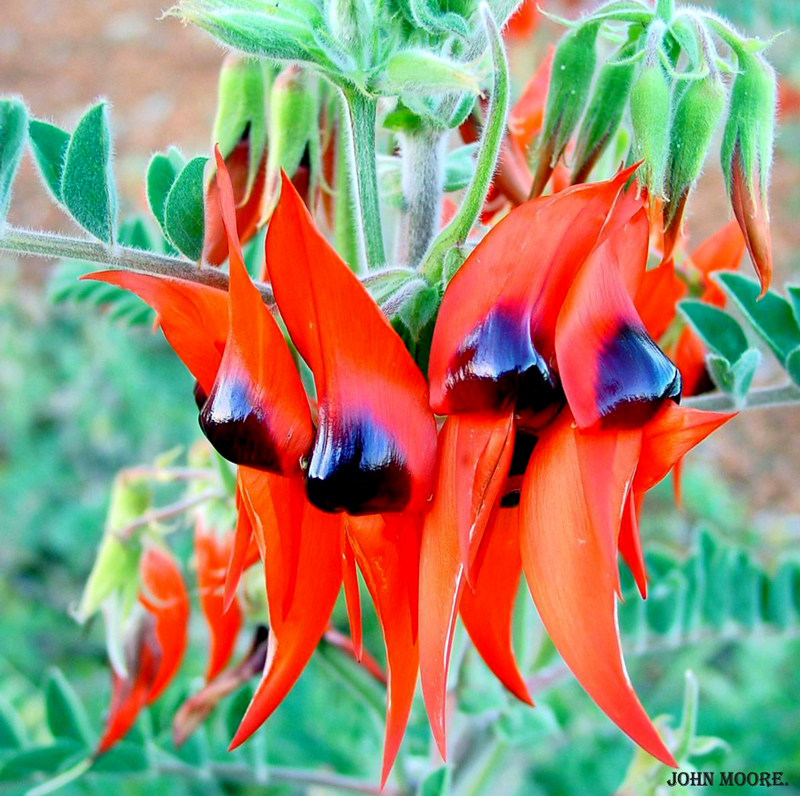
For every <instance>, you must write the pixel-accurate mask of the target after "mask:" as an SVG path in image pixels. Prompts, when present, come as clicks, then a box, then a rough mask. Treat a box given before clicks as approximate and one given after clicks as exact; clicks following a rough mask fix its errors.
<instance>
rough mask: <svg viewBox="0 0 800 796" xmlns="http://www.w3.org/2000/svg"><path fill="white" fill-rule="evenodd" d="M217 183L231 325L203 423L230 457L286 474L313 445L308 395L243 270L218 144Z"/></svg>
mask: <svg viewBox="0 0 800 796" xmlns="http://www.w3.org/2000/svg"><path fill="white" fill-rule="evenodd" d="M217 184H218V186H219V200H220V211H221V213H222V220H223V223H224V225H225V229H226V231H227V233H228V248H229V251H230V286H229V297H230V325H229V331H228V339H227V343H226V345H225V353H224V355H223V357H222V363H221V365H220V368H219V372H218V373H217V379H216V381H215V382H214V387H213V389H212V390H211V392H210V393H209V395H208V400H207V401H206V403H205V406H204V407H203V409H202V411H201V412H200V425H201V427H202V429H203V432H204V433H205V435H206V437H207V438H208V440H209V442H210V443H211V444H212V445H213V446H214V447H215V448H216V449H217V451H218V452H219V453H220V454H221V455H222V456H224V457H225V458H226V459H228V460H229V461H232V462H234V463H236V464H241V465H246V466H248V467H256V468H258V469H262V470H267V471H269V472H274V473H279V474H281V475H289V474H290V473H293V472H298V471H299V469H300V462H301V459H302V458H303V457H304V456H306V455H307V454H308V452H309V451H310V449H311V443H312V440H313V427H312V425H311V413H310V411H309V408H308V400H307V398H306V394H305V391H304V390H303V384H302V382H301V381H300V375H299V374H298V372H297V368H296V367H295V364H294V361H293V360H292V355H291V353H290V352H289V347H288V346H287V344H286V341H285V340H284V339H283V335H282V334H281V330H280V329H279V328H278V324H277V323H276V322H275V319H274V318H273V317H272V315H271V314H270V312H269V310H268V309H267V307H266V306H265V305H264V302H263V301H262V300H261V294H260V293H259V292H258V290H257V289H256V287H255V285H253V283H252V282H251V281H250V277H249V276H248V274H247V270H246V269H245V266H244V261H243V259H242V250H241V247H240V245H239V240H238V238H237V237H236V215H235V206H234V201H233V188H232V187H231V181H230V177H229V176H228V172H227V171H226V169H225V162H224V161H223V160H222V158H221V157H220V155H219V151H217Z"/></svg>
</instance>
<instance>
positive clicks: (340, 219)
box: [333, 103, 361, 273]
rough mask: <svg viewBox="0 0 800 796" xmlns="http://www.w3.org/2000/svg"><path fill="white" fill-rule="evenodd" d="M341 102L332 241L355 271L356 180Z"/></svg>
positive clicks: (357, 261)
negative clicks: (353, 173)
mask: <svg viewBox="0 0 800 796" xmlns="http://www.w3.org/2000/svg"><path fill="white" fill-rule="evenodd" d="M346 115H347V112H346V110H345V106H344V104H343V103H342V104H341V105H340V108H339V118H338V131H337V132H338V135H337V137H336V175H335V182H336V193H335V200H334V203H333V244H334V247H335V248H336V251H337V252H339V256H340V257H341V258H342V259H343V260H344V261H345V262H346V263H347V264H348V265H349V266H350V269H351V270H352V271H353V272H354V273H358V272H359V271H360V270H361V253H360V251H359V243H358V231H357V228H356V219H355V212H354V210H355V207H354V205H355V202H356V199H355V197H354V196H353V193H354V192H355V180H354V178H353V176H352V174H351V171H352V169H351V159H350V157H348V153H349V152H350V125H349V123H348V121H347V119H346V118H345V117H346Z"/></svg>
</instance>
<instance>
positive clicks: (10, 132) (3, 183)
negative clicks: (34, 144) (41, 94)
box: [0, 99, 28, 227]
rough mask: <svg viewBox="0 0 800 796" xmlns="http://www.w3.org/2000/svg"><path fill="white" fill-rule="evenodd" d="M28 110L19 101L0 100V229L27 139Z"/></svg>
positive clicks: (4, 218)
mask: <svg viewBox="0 0 800 796" xmlns="http://www.w3.org/2000/svg"><path fill="white" fill-rule="evenodd" d="M27 127H28V110H27V108H26V107H25V106H24V105H23V104H22V103H21V102H20V101H19V100H18V99H0V227H2V225H3V224H4V223H5V220H6V214H7V213H8V206H9V204H10V203H11V186H12V185H13V183H14V177H15V176H16V174H17V168H18V167H19V162H20V160H22V153H23V152H24V151H25V140H26V138H27Z"/></svg>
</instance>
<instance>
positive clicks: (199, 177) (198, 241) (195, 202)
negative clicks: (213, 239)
mask: <svg viewBox="0 0 800 796" xmlns="http://www.w3.org/2000/svg"><path fill="white" fill-rule="evenodd" d="M207 161H208V158H206V157H196V158H192V159H191V160H190V161H189V162H188V163H187V164H186V165H185V166H184V167H183V169H182V170H181V173H180V174H179V175H178V176H177V178H176V179H175V182H174V183H173V184H172V187H171V188H170V190H169V193H168V194H167V200H166V203H165V204H164V231H165V233H166V235H167V238H169V241H170V243H172V245H173V246H174V247H175V248H176V249H177V250H178V251H179V252H181V253H182V254H185V255H186V256H187V257H188V258H189V259H190V260H194V261H195V262H197V261H199V260H200V258H201V257H202V256H203V235H204V234H205V222H204V218H203V171H204V169H205V167H206V162H207Z"/></svg>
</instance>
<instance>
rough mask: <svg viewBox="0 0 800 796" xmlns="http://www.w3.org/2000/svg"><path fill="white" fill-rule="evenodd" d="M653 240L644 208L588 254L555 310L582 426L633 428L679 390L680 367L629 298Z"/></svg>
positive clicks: (563, 369)
mask: <svg viewBox="0 0 800 796" xmlns="http://www.w3.org/2000/svg"><path fill="white" fill-rule="evenodd" d="M648 240H649V227H648V222H647V217H646V215H645V213H644V211H643V210H642V211H639V212H638V213H637V214H636V215H635V216H634V217H633V218H632V219H631V220H630V221H628V222H627V223H626V224H625V225H624V226H622V227H621V228H620V229H619V230H618V231H617V232H616V233H614V234H612V235H610V236H609V237H608V238H607V239H606V241H605V242H604V243H603V244H602V245H601V246H599V247H598V248H597V250H596V251H595V252H594V253H593V254H592V256H591V257H590V258H589V259H588V260H587V262H586V264H585V265H584V267H583V268H582V269H581V271H580V273H579V274H578V276H577V278H576V280H575V282H574V283H573V285H572V288H571V289H570V291H569V293H568V295H567V297H566V299H565V301H564V306H563V308H562V310H561V314H560V315H559V317H558V325H557V327H556V359H557V365H558V371H559V375H560V377H561V383H562V386H563V388H564V393H565V394H566V396H567V402H568V404H569V407H570V409H571V410H572V413H573V415H574V416H575V421H576V422H577V424H578V426H579V427H580V428H581V429H587V428H592V427H596V426H598V425H602V426H603V427H615V428H622V427H629V428H635V427H637V426H641V425H642V424H644V423H645V422H647V420H649V419H650V418H651V417H652V416H653V414H654V413H655V412H656V411H657V410H658V407H659V406H660V405H661V404H662V403H663V402H664V401H665V400H667V399H679V398H680V392H681V379H680V373H679V372H678V369H677V368H676V367H675V365H674V364H673V363H672V362H670V360H669V359H667V357H666V355H665V354H664V353H663V352H662V351H661V349H660V348H659V347H658V346H657V345H656V344H655V343H654V342H653V340H652V338H651V337H650V336H649V335H648V334H647V331H646V330H645V328H644V325H643V324H642V322H641V320H640V319H639V316H638V315H637V313H636V308H635V307H634V304H633V299H632V298H631V296H632V295H635V294H636V292H637V291H638V288H639V284H640V283H641V277H642V276H644V269H645V266H646V263H647V248H648Z"/></svg>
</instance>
